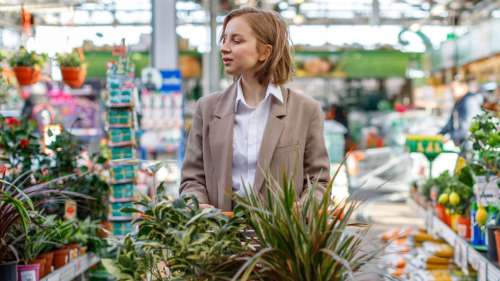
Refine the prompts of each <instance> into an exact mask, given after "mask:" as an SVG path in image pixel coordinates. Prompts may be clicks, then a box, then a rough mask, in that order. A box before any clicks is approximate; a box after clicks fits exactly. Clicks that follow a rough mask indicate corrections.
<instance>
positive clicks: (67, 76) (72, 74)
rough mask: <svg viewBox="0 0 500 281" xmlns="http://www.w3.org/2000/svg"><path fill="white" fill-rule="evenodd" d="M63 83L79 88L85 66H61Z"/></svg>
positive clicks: (85, 73) (85, 71) (85, 74)
mask: <svg viewBox="0 0 500 281" xmlns="http://www.w3.org/2000/svg"><path fill="white" fill-rule="evenodd" d="M61 74H62V77H63V81H64V83H66V84H67V85H68V86H70V87H71V88H80V87H81V86H82V85H83V82H85V77H86V76H87V69H86V68H85V67H64V66H63V67H61Z"/></svg>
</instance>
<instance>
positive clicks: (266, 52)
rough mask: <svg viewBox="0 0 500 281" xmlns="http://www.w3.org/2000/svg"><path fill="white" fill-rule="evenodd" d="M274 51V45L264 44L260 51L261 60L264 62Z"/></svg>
mask: <svg viewBox="0 0 500 281" xmlns="http://www.w3.org/2000/svg"><path fill="white" fill-rule="evenodd" d="M272 51H273V46H271V45H269V44H265V45H262V46H261V47H260V51H259V61H260V62H262V61H265V60H267V59H268V58H269V56H270V55H271V52H272Z"/></svg>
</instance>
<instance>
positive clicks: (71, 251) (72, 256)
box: [66, 243, 80, 261]
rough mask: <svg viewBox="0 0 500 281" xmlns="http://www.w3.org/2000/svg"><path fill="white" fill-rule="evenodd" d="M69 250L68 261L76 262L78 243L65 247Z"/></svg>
mask: <svg viewBox="0 0 500 281" xmlns="http://www.w3.org/2000/svg"><path fill="white" fill-rule="evenodd" d="M66 248H68V249H69V261H73V260H76V259H77V258H78V255H79V250H80V245H78V243H72V244H69V245H68V246H66Z"/></svg>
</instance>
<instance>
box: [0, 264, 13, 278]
mask: <svg viewBox="0 0 500 281" xmlns="http://www.w3.org/2000/svg"><path fill="white" fill-rule="evenodd" d="M0 280H2V281H17V262H15V261H13V262H9V263H4V264H0Z"/></svg>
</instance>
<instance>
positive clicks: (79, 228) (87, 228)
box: [70, 217, 107, 253]
mask: <svg viewBox="0 0 500 281" xmlns="http://www.w3.org/2000/svg"><path fill="white" fill-rule="evenodd" d="M73 225H74V230H75V232H74V234H73V235H72V237H71V239H70V242H75V243H78V244H80V245H82V246H87V247H89V251H91V252H95V253H98V252H100V251H101V250H102V249H103V248H105V247H106V246H107V243H106V241H105V240H104V239H102V238H100V237H99V236H98V235H97V232H98V230H99V228H100V226H99V222H98V221H93V220H91V219H90V217H87V218H86V219H84V220H81V221H75V222H73Z"/></svg>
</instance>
